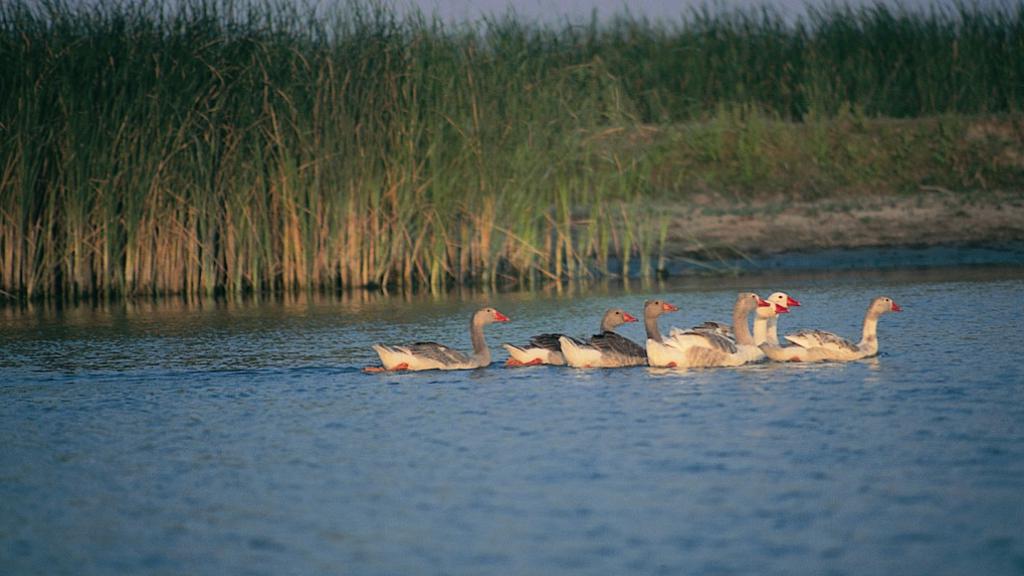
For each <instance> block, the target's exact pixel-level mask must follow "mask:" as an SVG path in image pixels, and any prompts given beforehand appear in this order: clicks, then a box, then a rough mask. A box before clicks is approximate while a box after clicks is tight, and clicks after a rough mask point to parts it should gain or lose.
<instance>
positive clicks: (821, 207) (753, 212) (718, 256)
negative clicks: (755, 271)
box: [664, 191, 1024, 273]
mask: <svg viewBox="0 0 1024 576" xmlns="http://www.w3.org/2000/svg"><path fill="white" fill-rule="evenodd" d="M689 204H692V205H693V207H688V208H674V207H672V206H667V209H668V210H669V211H670V218H671V224H670V228H669V235H668V238H667V241H666V247H665V252H664V257H665V258H666V260H667V262H668V263H669V270H668V271H669V273H672V272H673V271H674V270H673V268H680V267H681V268H682V269H686V268H700V267H703V266H704V265H705V264H706V265H708V266H710V265H715V267H718V265H721V264H726V265H727V266H726V267H727V268H728V267H731V268H740V269H743V270H746V269H750V268H763V267H769V268H780V267H788V266H796V267H797V268H799V269H811V268H813V269H827V268H829V267H830V266H836V267H840V268H844V267H846V268H848V267H851V266H853V267H862V266H864V263H863V262H861V261H862V260H864V257H863V256H858V255H857V254H869V253H872V252H875V253H884V252H886V251H890V252H892V251H897V252H900V254H901V255H902V256H901V255H898V254H895V253H894V254H889V255H883V256H882V257H881V260H882V261H885V263H886V264H885V265H890V262H891V261H895V260H896V259H899V258H901V257H909V258H910V260H911V262H915V263H916V264H911V265H957V264H977V263H982V264H985V263H994V264H1010V265H1024V194H1022V193H1010V192H1000V193H995V192H985V193H978V194H974V195H970V194H956V193H953V192H949V191H925V192H921V193H919V194H914V195H902V196H900V195H886V196H873V197H872V196H866V195H865V196H859V197H853V198H824V199H820V200H814V201H805V200H801V201H786V200H780V199H772V200H764V201H744V202H741V203H734V202H730V201H727V200H725V199H722V198H720V197H719V198H710V197H700V198H695V199H693V200H692V201H691V202H690V203H689ZM830 260H831V261H830ZM872 260H879V259H878V258H873V259H872ZM756 263H760V264H759V265H754V264H756ZM812 263H813V264H812ZM680 265H682V266H680Z"/></svg>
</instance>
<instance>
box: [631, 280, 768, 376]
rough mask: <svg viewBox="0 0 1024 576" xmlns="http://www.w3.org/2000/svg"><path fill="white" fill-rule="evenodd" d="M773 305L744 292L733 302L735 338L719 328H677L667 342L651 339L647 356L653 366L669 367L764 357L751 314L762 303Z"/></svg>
mask: <svg viewBox="0 0 1024 576" xmlns="http://www.w3.org/2000/svg"><path fill="white" fill-rule="evenodd" d="M769 306H772V305H771V304H769V303H768V302H767V301H766V300H764V299H762V298H761V297H760V296H758V295H757V294H754V293H753V292H742V293H740V294H739V295H738V296H737V297H736V304H735V306H733V313H732V334H734V335H735V340H733V339H730V338H729V337H728V336H724V335H722V334H721V333H720V330H716V329H707V330H705V329H699V328H698V329H694V330H686V331H681V330H673V331H672V334H671V335H670V336H669V338H667V339H665V341H664V342H658V341H656V340H653V339H648V340H647V359H648V361H649V362H650V365H651V366H663V367H668V368H706V367H712V366H741V365H743V364H747V363H749V362H756V361H758V360H761V359H762V358H764V353H763V352H761V349H760V348H758V347H757V346H756V345H755V344H754V337H753V336H752V335H751V334H750V326H749V325H748V324H747V318H748V317H749V316H750V313H751V312H753V311H754V310H755V309H757V308H758V307H769ZM705 325H707V323H705Z"/></svg>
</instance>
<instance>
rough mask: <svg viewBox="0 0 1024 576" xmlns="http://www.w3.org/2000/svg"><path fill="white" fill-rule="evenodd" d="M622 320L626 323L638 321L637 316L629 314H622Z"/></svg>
mask: <svg viewBox="0 0 1024 576" xmlns="http://www.w3.org/2000/svg"><path fill="white" fill-rule="evenodd" d="M622 320H623V321H625V322H636V321H637V319H636V316H633V315H632V314H630V313H629V312H623V313H622Z"/></svg>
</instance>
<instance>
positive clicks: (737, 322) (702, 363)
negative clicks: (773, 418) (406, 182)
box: [366, 292, 900, 372]
mask: <svg viewBox="0 0 1024 576" xmlns="http://www.w3.org/2000/svg"><path fill="white" fill-rule="evenodd" d="M799 305H800V303H799V302H797V301H796V300H794V299H793V298H792V297H790V296H789V295H788V294H785V293H783V292H776V293H774V294H772V295H771V296H769V297H768V298H767V299H764V298H761V297H760V296H758V295H757V294H754V293H752V292H742V293H740V294H739V295H738V296H737V298H736V305H735V306H734V307H733V313H732V325H731V326H729V325H726V324H721V323H719V322H705V323H703V324H701V325H699V326H694V327H693V328H690V329H688V330H681V329H679V328H672V329H671V330H670V331H669V333H668V335H667V336H664V335H662V333H661V330H660V329H659V328H658V318H659V317H660V316H661V315H662V314H664V313H666V312H676V311H678V310H679V308H678V307H676V306H674V305H672V304H669V303H668V302H664V301H662V300H648V301H647V302H645V303H644V311H643V321H644V327H645V328H646V331H647V342H646V346H641V345H640V344H637V343H636V342H633V341H632V340H630V339H628V338H626V337H624V336H622V335H620V334H618V333H617V332H615V329H616V328H618V327H619V326H621V325H622V324H625V323H627V322H637V321H638V320H637V319H636V317H634V316H632V315H630V314H629V313H628V312H625V311H624V310H620V309H611V310H608V311H607V312H606V313H605V315H604V317H603V318H602V319H601V328H600V330H601V331H600V332H599V333H598V334H595V335H594V336H592V337H591V338H589V339H588V340H581V339H577V338H573V337H571V336H566V335H565V334H538V335H537V336H534V337H533V338H531V339H530V341H529V343H527V344H525V345H522V346H517V345H513V344H503V345H502V346H503V347H504V348H505V349H506V350H508V353H509V359H508V362H507V364H508V365H509V366H535V365H540V364H552V365H568V366H572V367H574V368H618V367H623V366H655V367H665V368H708V367H715V366H741V365H743V364H749V363H752V362H761V361H764V360H771V361H776V362H819V361H828V360H831V361H839V362H845V361H850V360H858V359H861V358H867V357H869V356H874V355H876V354H878V333H877V329H878V319H879V317H881V315H882V314H885V313H886V312H899V311H900V307H899V305H897V304H896V302H894V301H893V300H892V299H891V298H888V297H886V296H880V297H878V298H875V299H874V300H872V301H871V304H870V305H869V306H868V310H867V313H866V314H865V315H864V329H863V332H862V335H861V339H860V341H859V342H857V343H854V342H851V341H849V340H847V339H845V338H842V337H840V336H837V335H836V334H833V333H831V332H825V331H823V330H800V331H798V332H794V333H792V334H787V335H786V336H785V341H786V342H785V344H783V343H781V342H780V340H779V336H778V316H779V314H784V313H786V312H789V309H790V308H791V307H793V306H799ZM751 314H754V329H753V332H751V329H750V325H749V324H748V322H749V318H750V315H751ZM508 321H509V319H508V317H507V316H505V315H504V314H502V313H501V312H498V311H497V310H495V309H494V308H482V309H480V310H477V311H476V313H475V314H473V317H472V319H471V320H470V335H471V339H472V342H473V353H472V354H469V355H467V354H464V353H462V352H459V351H457V350H453V349H452V348H449V347H448V346H445V345H443V344H438V343H436V342H417V343H415V344H408V345H385V344H375V345H374V346H373V349H374V350H375V351H376V352H377V354H378V355H379V356H380V360H381V364H382V366H374V367H369V368H366V371H368V372H382V371H386V370H465V369H472V368H482V367H484V366H488V365H490V363H491V351H490V350H489V349H488V348H487V342H486V340H485V339H484V326H486V325H487V324H491V323H494V322H508Z"/></svg>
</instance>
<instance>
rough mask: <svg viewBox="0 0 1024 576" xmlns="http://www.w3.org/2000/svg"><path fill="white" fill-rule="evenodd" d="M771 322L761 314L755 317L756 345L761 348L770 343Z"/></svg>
mask: <svg viewBox="0 0 1024 576" xmlns="http://www.w3.org/2000/svg"><path fill="white" fill-rule="evenodd" d="M769 322H770V320H769V319H768V318H766V317H764V316H761V315H760V314H758V315H756V316H754V344H756V345H758V346H760V345H761V344H764V343H765V342H768V323H769Z"/></svg>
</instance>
